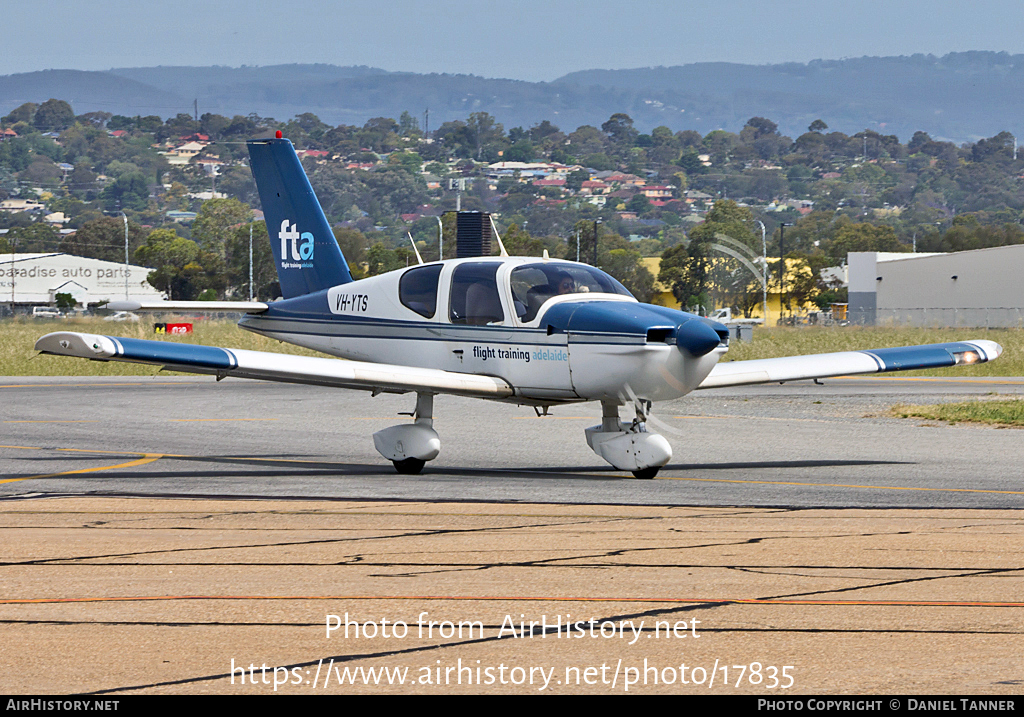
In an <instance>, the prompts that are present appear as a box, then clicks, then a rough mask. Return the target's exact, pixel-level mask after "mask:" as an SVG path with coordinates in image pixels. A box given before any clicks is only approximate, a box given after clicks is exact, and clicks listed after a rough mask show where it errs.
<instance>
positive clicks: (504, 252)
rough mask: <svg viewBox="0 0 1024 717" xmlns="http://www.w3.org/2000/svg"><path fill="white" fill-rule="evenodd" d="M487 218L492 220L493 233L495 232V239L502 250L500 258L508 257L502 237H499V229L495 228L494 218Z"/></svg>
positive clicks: (488, 216) (489, 216)
mask: <svg viewBox="0 0 1024 717" xmlns="http://www.w3.org/2000/svg"><path fill="white" fill-rule="evenodd" d="M487 218H488V219H490V220H491V231H492V232H494V238H495V239H497V240H498V248H499V249H501V252H500V253H499V254H498V256H508V252H507V251H505V245H504V244H502V243H501V237H500V236H499V235H498V227H496V226H494V217H492V216H491V215H490V214H488V215H487Z"/></svg>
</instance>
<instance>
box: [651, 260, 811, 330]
mask: <svg viewBox="0 0 1024 717" xmlns="http://www.w3.org/2000/svg"><path fill="white" fill-rule="evenodd" d="M714 261H715V262H733V261H734V260H732V259H726V258H715V259H714ZM778 261H779V260H778V258H772V257H769V258H768V264H769V266H771V265H772V264H773V263H776V264H777V263H778ZM643 263H644V266H645V267H647V270H648V271H649V272H651V274H652V275H653V276H654V296H653V297H652V298H651V303H653V304H658V305H659V306H667V307H669V308H672V309H679V308H681V307H680V305H679V302H678V301H676V297H675V296H673V295H672V291H671V290H670V289H669V288H668V287H667V286H665V285H664V284H662V283H661V282H660V281H658V272H659V271H660V269H661V257H657V256H650V257H645V258H644V259H643ZM808 272H810V268H809V267H808V266H807V265H806V264H802V263H797V262H796V261H793V260H790V261H788V262H787V264H786V286H788V287H791V286H793V283H794V282H795V281H796V280H797V278H799V277H801V276H802V277H806V276H807V275H808ZM787 293H788V292H787ZM781 304H782V298H781V295H780V293H779V282H778V279H769V284H768V320H767V321H765V324H766V325H771V324H772V323H774V322H775V321H776V320H777V319H778V318H779V311H780V307H781ZM762 305H763V304H762V302H761V301H758V302H757V306H755V307H754V309H753V311H751V313H750V315H751V317H752V318H757V319H763V318H764V311H763V310H762ZM808 310H817V307H816V306H815V305H814V304H803V305H801V304H797V303H796V302H795V301H793V300H792V297H790V309H789V310H788V311H787V314H791V313H802V312H804V311H808Z"/></svg>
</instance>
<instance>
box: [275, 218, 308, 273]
mask: <svg viewBox="0 0 1024 717" xmlns="http://www.w3.org/2000/svg"><path fill="white" fill-rule="evenodd" d="M277 238H278V239H280V240H281V254H280V257H281V266H282V267H285V268H297V269H298V268H302V267H304V266H313V235H312V234H311V233H310V232H302V233H301V234H300V233H299V231H298V229H296V228H295V224H294V223H291V224H289V222H288V220H287V219H285V220H284V221H283V222H281V231H279V232H278V233H277ZM300 242H301V243H300ZM289 258H290V259H291V260H292V262H294V263H291V262H289V261H288V259H289ZM300 262H302V263H300Z"/></svg>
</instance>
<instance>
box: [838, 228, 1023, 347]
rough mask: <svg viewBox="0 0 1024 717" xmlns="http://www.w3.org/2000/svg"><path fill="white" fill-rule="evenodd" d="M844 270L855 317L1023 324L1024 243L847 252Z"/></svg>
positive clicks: (863, 321) (932, 323)
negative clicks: (914, 251) (927, 251)
mask: <svg viewBox="0 0 1024 717" xmlns="http://www.w3.org/2000/svg"><path fill="white" fill-rule="evenodd" d="M847 271H848V276H849V291H850V298H849V302H850V307H849V318H850V320H851V322H853V323H859V324H867V325H874V324H890V323H892V324H901V325H909V326H964V327H981V326H986V327H987V326H991V327H1019V326H1024V283H1022V281H1021V277H1022V276H1024V245H1014V246H1000V247H993V248H991V249H976V250H973V251H958V252H951V253H948V254H945V253H944V254H893V253H883V252H851V253H850V254H848V255H847Z"/></svg>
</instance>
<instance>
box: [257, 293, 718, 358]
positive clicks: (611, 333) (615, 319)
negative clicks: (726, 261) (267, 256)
mask: <svg viewBox="0 0 1024 717" xmlns="http://www.w3.org/2000/svg"><path fill="white" fill-rule="evenodd" d="M326 305H327V291H326V290H325V291H320V292H317V293H315V294H308V295H305V296H300V297H296V298H294V299H287V300H285V301H276V302H274V303H272V304H270V306H269V308H268V309H267V311H265V312H263V313H261V314H250V315H247V316H244V317H243V318H242V320H241V321H240V322H239V325H240V326H242V327H243V328H247V329H250V330H252V331H256V332H276V333H294V334H311V335H323V336H332V337H338V338H345V337H353V338H355V337H359V338H382V339H388V338H396V339H403V340H414V341H415V340H420V341H486V340H489V335H491V336H494V340H497V341H499V342H501V343H508V344H517V343H529V344H537V342H536V341H535V340H531V339H532V337H534V336H536V335H537V334H543V335H548V334H549V333H567V332H568V333H573V334H577V335H579V334H587V335H589V336H588V337H587V338H586V339H585V340H586V341H587V342H588V343H589V342H593V341H595V340H596V341H598V342H600V340H601V339H602V338H605V339H608V340H610V341H611V343H616V344H618V343H622V342H623V341H627V342H630V343H632V342H639V343H643V342H645V341H646V337H647V331H648V329H651V328H655V327H657V328H667V329H669V332H668V334H667V335H666V337H665V338H666V339H674V338H675V331H676V328H677V327H678V326H679V325H680V324H682V323H684V322H686V321H691V320H698V321H702V322H704V323H706V324H707V325H709V326H711V327H712V328H713V329H714V330H715V331H717V332H718V334H719V336H720V337H721V339H722V340H723V341H725V340H726V339H727V338H728V329H726V328H725V327H724V326H722V325H721V324H718V323H716V322H713V321H710V320H708V319H705V318H702V317H698V316H694V315H693V314H688V313H686V312H683V311H677V310H675V309H669V308H667V307H664V306H654V305H652V304H639V303H633V302H625V301H579V302H574V301H566V302H561V303H558V304H555V305H554V306H552V307H551V308H549V309H548V310H547V311H546V312H545V313H544V314H543V316H542V317H541V321H540V326H539V327H513V326H468V325H462V324H448V323H439V322H435V321H416V320H408V319H391V318H381V317H375V316H358V315H357V316H351V315H341V314H332V313H329V312H327V311H325V310H324V307H325V306H326ZM284 322H288V323H293V324H305V325H306V326H304V327H303V328H302V329H298V330H297V327H294V325H293V326H283V325H281V324H282V323H284ZM307 327H308V328H307ZM549 327H550V328H549ZM375 331H376V332H379V334H378V335H374V332H375ZM578 340H579V339H578ZM545 343H546V342H541V344H542V345H543V344H545Z"/></svg>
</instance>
